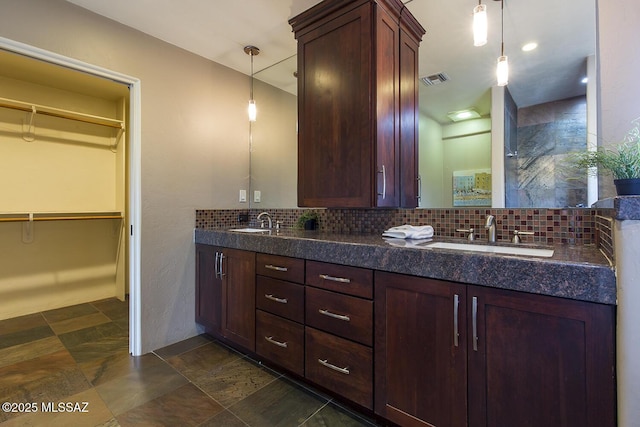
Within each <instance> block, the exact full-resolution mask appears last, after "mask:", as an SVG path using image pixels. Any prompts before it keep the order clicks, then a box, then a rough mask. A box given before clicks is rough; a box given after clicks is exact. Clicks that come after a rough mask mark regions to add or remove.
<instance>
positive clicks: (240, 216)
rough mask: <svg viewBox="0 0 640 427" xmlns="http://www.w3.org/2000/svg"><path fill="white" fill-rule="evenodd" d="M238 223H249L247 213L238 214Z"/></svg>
mask: <svg viewBox="0 0 640 427" xmlns="http://www.w3.org/2000/svg"><path fill="white" fill-rule="evenodd" d="M238 222H249V214H248V213H242V214H238Z"/></svg>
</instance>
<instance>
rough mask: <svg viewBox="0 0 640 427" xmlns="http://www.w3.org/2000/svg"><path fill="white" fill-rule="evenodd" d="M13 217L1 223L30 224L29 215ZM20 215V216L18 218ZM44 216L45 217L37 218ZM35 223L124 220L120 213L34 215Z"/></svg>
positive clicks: (0, 217) (1, 218)
mask: <svg viewBox="0 0 640 427" xmlns="http://www.w3.org/2000/svg"><path fill="white" fill-rule="evenodd" d="M9 215H13V216H0V222H28V221H30V218H29V214H9ZM17 215H19V216H17ZM36 215H43V216H36ZM32 218H33V221H70V220H87V219H123V218H124V217H123V216H122V214H120V213H119V212H98V213H95V214H91V213H82V214H34V215H32Z"/></svg>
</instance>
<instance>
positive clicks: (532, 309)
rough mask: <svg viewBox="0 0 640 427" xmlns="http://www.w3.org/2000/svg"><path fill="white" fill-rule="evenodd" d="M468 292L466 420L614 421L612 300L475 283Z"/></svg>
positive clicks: (522, 425)
mask: <svg viewBox="0 0 640 427" xmlns="http://www.w3.org/2000/svg"><path fill="white" fill-rule="evenodd" d="M467 298H468V299H467V302H468V304H469V313H470V315H471V316H472V317H471V321H470V322H469V323H470V329H471V331H470V333H469V334H468V339H469V346H468V352H469V425H470V426H493V427H502V426H518V427H527V426H531V427H533V426H536V427H537V426H575V427H584V426H593V427H595V426H614V425H615V423H614V420H615V415H614V408H615V403H614V372H613V366H614V359H613V355H614V353H613V351H614V344H613V308H612V307H610V306H605V305H600V304H595V303H586V302H580V301H571V300H564V299H560V298H552V297H546V296H540V295H532V294H523V293H517V292H512V291H504V290H499V289H491V288H480V287H473V286H470V287H469V288H468V290H467ZM474 305H475V307H474ZM474 312H475V313H477V314H476V316H475V318H474V315H473V313H474ZM474 324H475V325H476V326H475V328H474ZM474 329H475V331H476V333H474ZM475 337H477V338H475Z"/></svg>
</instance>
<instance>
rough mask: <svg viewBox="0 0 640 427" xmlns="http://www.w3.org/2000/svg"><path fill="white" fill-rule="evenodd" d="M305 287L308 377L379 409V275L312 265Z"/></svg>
mask: <svg viewBox="0 0 640 427" xmlns="http://www.w3.org/2000/svg"><path fill="white" fill-rule="evenodd" d="M305 284H306V285H307V286H306V289H305V301H306V304H305V344H306V348H305V377H306V378H307V379H309V380H310V381H313V382H314V383H316V384H319V385H321V386H323V387H324V388H326V389H328V390H330V391H332V392H334V393H336V394H338V395H340V396H343V397H346V398H347V399H349V400H351V401H353V402H356V403H358V404H359V405H361V406H363V407H365V408H368V409H373V394H374V393H373V349H372V345H373V301H372V299H371V298H372V296H373V292H372V289H373V272H372V271H371V270H367V269H364V268H358V267H349V266H344V265H337V264H330V263H324V262H315V261H307V269H306V274H305ZM363 297H364V298H363Z"/></svg>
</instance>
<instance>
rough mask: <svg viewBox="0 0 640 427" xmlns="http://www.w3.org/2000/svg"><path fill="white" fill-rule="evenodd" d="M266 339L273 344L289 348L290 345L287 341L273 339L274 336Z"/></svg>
mask: <svg viewBox="0 0 640 427" xmlns="http://www.w3.org/2000/svg"><path fill="white" fill-rule="evenodd" d="M264 339H265V340H267V341H269V342H270V343H271V344H275V345H277V346H278V347H282V348H287V347H288V345H287V343H286V342H280V341H276V340H274V339H273V337H264Z"/></svg>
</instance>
